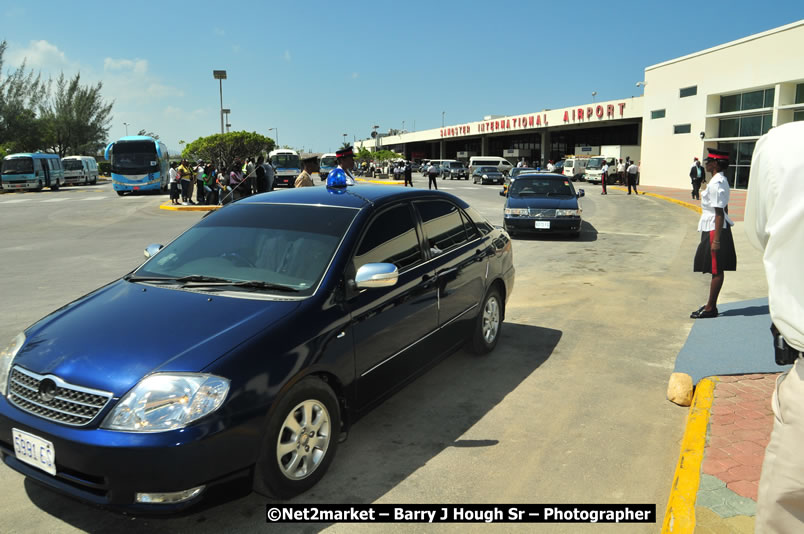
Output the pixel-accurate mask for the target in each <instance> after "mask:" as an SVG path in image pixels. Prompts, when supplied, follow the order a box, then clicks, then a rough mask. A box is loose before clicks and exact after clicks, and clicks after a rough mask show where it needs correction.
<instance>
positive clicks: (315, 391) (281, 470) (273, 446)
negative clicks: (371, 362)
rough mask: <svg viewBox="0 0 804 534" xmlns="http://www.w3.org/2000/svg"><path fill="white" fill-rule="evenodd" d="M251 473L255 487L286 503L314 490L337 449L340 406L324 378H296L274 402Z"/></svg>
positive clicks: (339, 429)
mask: <svg viewBox="0 0 804 534" xmlns="http://www.w3.org/2000/svg"><path fill="white" fill-rule="evenodd" d="M272 412H273V413H272V415H271V418H270V420H269V421H268V426H267V429H266V432H265V438H264V440H263V446H262V448H261V454H260V458H259V459H258V460H257V466H256V468H255V471H254V489H255V490H256V491H257V492H258V493H261V494H263V495H266V496H269V497H273V498H278V499H290V498H292V497H295V496H296V495H299V494H300V493H303V492H305V491H307V490H308V489H310V488H312V487H313V486H314V485H315V484H316V483H317V482H318V481H319V480H321V478H322V477H323V476H324V474H325V473H326V472H327V469H328V468H329V465H330V464H331V463H332V460H333V458H334V456H335V452H336V450H337V449H338V437H339V434H340V432H341V418H340V417H341V416H340V404H339V403H338V398H337V397H336V396H335V393H334V392H333V391H332V389H331V388H330V387H329V385H328V384H327V383H326V382H325V381H324V380H322V379H320V378H318V377H315V376H310V377H306V378H304V379H302V380H300V381H299V382H298V383H297V384H296V385H295V386H293V387H292V388H291V389H290V390H289V391H288V392H287V393H285V394H284V395H283V396H282V397H281V398H280V399H279V400H278V401H276V403H275V408H274V409H273V410H272Z"/></svg>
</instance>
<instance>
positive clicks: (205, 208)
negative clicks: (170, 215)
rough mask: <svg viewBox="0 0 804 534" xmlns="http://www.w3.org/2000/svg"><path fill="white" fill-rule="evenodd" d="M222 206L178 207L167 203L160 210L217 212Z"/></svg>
mask: <svg viewBox="0 0 804 534" xmlns="http://www.w3.org/2000/svg"><path fill="white" fill-rule="evenodd" d="M220 207H221V206H217V205H213V206H193V205H190V206H177V205H176V204H170V203H168V202H165V203H164V204H161V205H160V206H159V209H160V210H168V211H215V210H216V209H218V208H220Z"/></svg>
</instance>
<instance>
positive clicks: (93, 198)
mask: <svg viewBox="0 0 804 534" xmlns="http://www.w3.org/2000/svg"><path fill="white" fill-rule="evenodd" d="M106 198H109V197H87V198H76V200H78V201H81V200H103V199H106Z"/></svg>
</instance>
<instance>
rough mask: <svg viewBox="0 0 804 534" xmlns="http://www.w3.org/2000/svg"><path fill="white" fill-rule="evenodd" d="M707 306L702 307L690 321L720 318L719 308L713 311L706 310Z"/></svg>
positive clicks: (692, 315) (692, 314)
mask: <svg viewBox="0 0 804 534" xmlns="http://www.w3.org/2000/svg"><path fill="white" fill-rule="evenodd" d="M704 308H706V306H701V307H700V308H698V309H697V310H695V311H694V312H692V313H691V314H690V319H711V318H713V317H717V316H718V311H717V308H714V309H712V310H709V311H707V310H705V309H704Z"/></svg>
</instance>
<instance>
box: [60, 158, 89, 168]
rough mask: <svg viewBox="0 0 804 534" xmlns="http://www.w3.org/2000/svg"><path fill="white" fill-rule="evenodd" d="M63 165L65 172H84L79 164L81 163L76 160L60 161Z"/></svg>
mask: <svg viewBox="0 0 804 534" xmlns="http://www.w3.org/2000/svg"><path fill="white" fill-rule="evenodd" d="M62 163H64V170H65V171H82V170H84V166H83V165H82V164H81V161H79V160H77V159H65V160H62Z"/></svg>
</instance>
